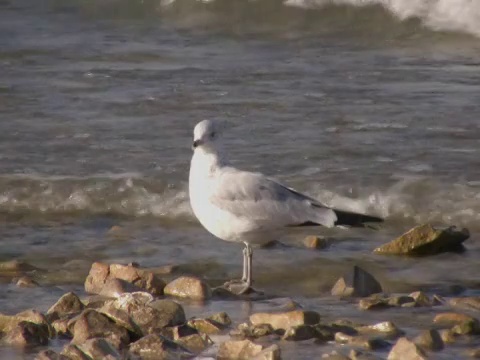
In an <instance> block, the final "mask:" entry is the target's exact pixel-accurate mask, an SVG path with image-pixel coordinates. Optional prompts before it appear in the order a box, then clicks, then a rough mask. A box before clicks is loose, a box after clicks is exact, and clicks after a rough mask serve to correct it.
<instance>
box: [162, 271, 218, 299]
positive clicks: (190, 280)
mask: <svg viewBox="0 0 480 360" xmlns="http://www.w3.org/2000/svg"><path fill="white" fill-rule="evenodd" d="M163 291H164V293H165V295H170V296H176V297H180V298H186V299H192V300H208V299H210V298H211V297H212V290H211V288H210V286H208V284H207V283H205V282H204V281H203V280H201V279H199V278H197V277H193V276H182V277H179V278H177V279H175V280H173V281H171V282H170V283H168V284H167V285H166V286H165V288H164V290H163Z"/></svg>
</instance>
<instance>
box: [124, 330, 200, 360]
mask: <svg viewBox="0 0 480 360" xmlns="http://www.w3.org/2000/svg"><path fill="white" fill-rule="evenodd" d="M130 352H131V353H132V354H135V355H138V356H140V357H141V359H142V360H161V359H189V358H192V357H193V354H192V353H190V352H189V351H187V350H186V349H184V348H183V347H181V346H180V345H178V344H176V343H174V342H173V341H170V340H168V339H166V338H164V337H162V336H160V335H157V334H150V335H147V336H144V337H143V338H141V339H140V340H138V341H136V342H134V343H132V344H130Z"/></svg>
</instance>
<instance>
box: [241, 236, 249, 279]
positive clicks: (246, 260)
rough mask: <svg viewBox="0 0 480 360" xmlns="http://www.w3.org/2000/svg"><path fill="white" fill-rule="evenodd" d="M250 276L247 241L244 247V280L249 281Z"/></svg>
mask: <svg viewBox="0 0 480 360" xmlns="http://www.w3.org/2000/svg"><path fill="white" fill-rule="evenodd" d="M247 278H248V244H247V243H245V247H244V248H243V273H242V281H243V282H247Z"/></svg>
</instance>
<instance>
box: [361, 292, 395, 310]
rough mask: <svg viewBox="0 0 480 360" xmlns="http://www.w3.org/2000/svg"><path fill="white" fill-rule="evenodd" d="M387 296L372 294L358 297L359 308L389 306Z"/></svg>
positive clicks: (370, 308) (367, 308) (383, 307)
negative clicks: (361, 297)
mask: <svg viewBox="0 0 480 360" xmlns="http://www.w3.org/2000/svg"><path fill="white" fill-rule="evenodd" d="M390 306H391V305H389V303H388V298H385V297H383V296H376V295H372V296H370V297H368V298H364V299H360V301H359V302H358V307H359V308H360V310H378V309H385V308H388V307H390Z"/></svg>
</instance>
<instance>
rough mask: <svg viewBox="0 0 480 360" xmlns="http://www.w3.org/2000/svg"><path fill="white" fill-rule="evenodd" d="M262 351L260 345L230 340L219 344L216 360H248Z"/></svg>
mask: <svg viewBox="0 0 480 360" xmlns="http://www.w3.org/2000/svg"><path fill="white" fill-rule="evenodd" d="M262 350H263V346H262V345H258V344H255V343H253V342H252V341H250V340H230V341H226V342H224V343H222V344H220V348H219V349H218V353H217V360H234V359H235V360H249V359H252V358H254V357H255V356H257V355H259V354H260V353H261V352H262Z"/></svg>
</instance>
